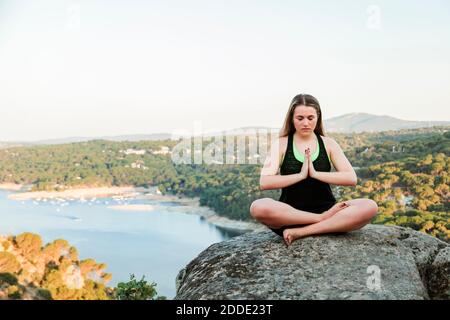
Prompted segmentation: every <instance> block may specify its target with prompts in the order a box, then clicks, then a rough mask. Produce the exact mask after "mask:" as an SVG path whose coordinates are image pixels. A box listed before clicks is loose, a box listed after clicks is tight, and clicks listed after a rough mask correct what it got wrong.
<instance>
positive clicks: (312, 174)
mask: <svg viewBox="0 0 450 320" xmlns="http://www.w3.org/2000/svg"><path fill="white" fill-rule="evenodd" d="M306 159H307V161H308V163H309V176H310V177H311V178H314V177H315V176H316V172H317V171H316V169H314V165H313V163H312V160H311V150H310V149H309V148H308V149H307V150H306Z"/></svg>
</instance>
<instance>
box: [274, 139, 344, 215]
mask: <svg viewBox="0 0 450 320" xmlns="http://www.w3.org/2000/svg"><path fill="white" fill-rule="evenodd" d="M314 133H315V134H316V137H317V140H318V142H319V155H318V157H317V158H316V159H315V160H314V161H313V165H314V168H315V170H316V171H326V172H330V171H331V164H330V161H329V159H328V154H327V151H326V149H325V145H324V143H323V140H322V137H321V136H320V134H317V133H316V132H314ZM293 144H294V136H293V133H291V134H289V136H288V145H287V149H286V154H285V156H284V159H283V162H282V164H281V168H280V174H281V175H288V174H294V173H299V172H300V171H301V169H302V165H303V162H301V161H299V160H297V158H295V155H294V150H293ZM305 159H306V157H305ZM279 201H282V202H284V203H287V204H289V205H291V206H293V207H294V208H296V209H299V210H305V211H309V212H317V213H320V212H322V211H323V209H324V208H325V210H327V209H328V208H330V207H331V206H333V205H334V204H335V203H336V198H335V197H334V195H333V192H332V191H331V187H330V185H329V184H328V183H326V182H323V181H320V180H317V179H313V178H311V177H309V176H308V177H307V178H306V179H304V180H302V181H300V182H297V183H295V184H293V185H290V186H287V187H285V188H283V189H282V192H281V196H280V199H279Z"/></svg>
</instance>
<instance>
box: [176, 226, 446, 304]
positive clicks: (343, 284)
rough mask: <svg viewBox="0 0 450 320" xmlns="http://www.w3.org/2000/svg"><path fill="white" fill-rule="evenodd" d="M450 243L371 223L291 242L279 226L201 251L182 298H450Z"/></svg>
mask: <svg viewBox="0 0 450 320" xmlns="http://www.w3.org/2000/svg"><path fill="white" fill-rule="evenodd" d="M449 278H450V245H449V244H447V243H445V242H443V241H440V240H438V239H436V238H434V237H431V236H428V235H426V234H423V233H420V232H417V231H414V230H412V229H407V228H402V227H390V226H379V225H367V226H365V227H364V228H363V229H360V230H357V231H353V232H349V233H345V234H328V235H317V236H312V237H307V238H303V239H299V240H297V241H295V242H294V243H293V244H292V245H291V246H290V247H289V248H286V246H285V245H284V242H283V239H282V238H281V237H279V236H278V235H276V234H274V233H273V232H272V231H270V230H267V231H262V232H261V231H260V232H252V233H247V234H244V235H241V236H239V237H234V238H232V239H230V240H227V241H223V242H220V243H216V244H213V245H211V246H210V247H208V248H207V249H206V250H204V251H203V252H201V253H200V254H199V255H198V256H197V257H196V258H195V259H194V260H192V261H191V262H190V263H189V264H188V265H187V266H186V267H185V268H183V269H182V270H181V271H180V272H179V274H178V276H177V279H176V283H177V295H176V297H175V299H188V300H189V299H193V300H198V299H221V300H228V299H249V300H251V299H276V300H278V299H287V300H301V299H450V285H449V282H450V281H449V280H450V279H449Z"/></svg>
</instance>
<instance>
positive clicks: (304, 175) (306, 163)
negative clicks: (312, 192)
mask: <svg viewBox="0 0 450 320" xmlns="http://www.w3.org/2000/svg"><path fill="white" fill-rule="evenodd" d="M307 150H309V148H308V149H306V150H305V157H304V159H305V160H304V161H303V164H302V170H301V171H300V177H301V180H305V179H306V178H307V177H308V174H309V173H308V171H309V161H307V159H308V158H307V157H306V151H307Z"/></svg>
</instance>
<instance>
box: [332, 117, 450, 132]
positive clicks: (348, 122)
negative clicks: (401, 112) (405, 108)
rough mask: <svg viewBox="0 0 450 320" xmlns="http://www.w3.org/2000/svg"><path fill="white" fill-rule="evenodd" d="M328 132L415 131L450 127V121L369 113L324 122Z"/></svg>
mask: <svg viewBox="0 0 450 320" xmlns="http://www.w3.org/2000/svg"><path fill="white" fill-rule="evenodd" d="M324 125H325V131H327V132H348V133H350V132H363V131H366V132H379V131H388V130H401V129H414V128H424V127H433V126H448V125H450V121H408V120H402V119H397V118H394V117H390V116H385V115H383V116H378V115H374V114H369V113H348V114H344V115H342V116H339V117H334V118H330V119H325V120H324Z"/></svg>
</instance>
